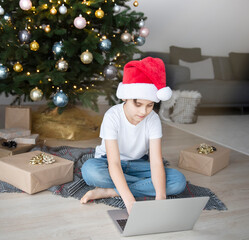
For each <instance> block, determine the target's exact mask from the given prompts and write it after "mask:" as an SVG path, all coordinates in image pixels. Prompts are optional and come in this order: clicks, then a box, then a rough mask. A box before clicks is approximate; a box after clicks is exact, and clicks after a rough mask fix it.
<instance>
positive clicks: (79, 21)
mask: <svg viewBox="0 0 249 240" xmlns="http://www.w3.org/2000/svg"><path fill="white" fill-rule="evenodd" d="M73 24H74V26H75V27H76V28H78V29H83V28H84V27H85V26H86V19H85V18H83V17H82V15H79V17H76V18H75V19H74V21H73Z"/></svg>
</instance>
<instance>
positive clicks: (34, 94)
mask: <svg viewBox="0 0 249 240" xmlns="http://www.w3.org/2000/svg"><path fill="white" fill-rule="evenodd" d="M42 96H43V92H42V90H41V89H39V88H38V87H35V88H33V89H32V90H31V91H30V98H31V99H32V100H33V101H34V102H36V101H40V100H42Z"/></svg>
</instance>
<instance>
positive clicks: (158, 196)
mask: <svg viewBox="0 0 249 240" xmlns="http://www.w3.org/2000/svg"><path fill="white" fill-rule="evenodd" d="M166 198H167V197H166V195H156V200H163V199H166Z"/></svg>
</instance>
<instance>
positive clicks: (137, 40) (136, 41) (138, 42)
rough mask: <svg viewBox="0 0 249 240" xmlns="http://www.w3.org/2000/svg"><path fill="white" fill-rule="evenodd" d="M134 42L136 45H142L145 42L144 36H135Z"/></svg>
mask: <svg viewBox="0 0 249 240" xmlns="http://www.w3.org/2000/svg"><path fill="white" fill-rule="evenodd" d="M135 43H136V44H137V45H138V46H142V45H144V44H145V38H144V37H140V36H139V37H137V38H136V39H135Z"/></svg>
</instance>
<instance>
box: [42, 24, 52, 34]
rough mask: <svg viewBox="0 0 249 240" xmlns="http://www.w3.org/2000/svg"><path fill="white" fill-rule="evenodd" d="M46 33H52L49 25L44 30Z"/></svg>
mask: <svg viewBox="0 0 249 240" xmlns="http://www.w3.org/2000/svg"><path fill="white" fill-rule="evenodd" d="M44 31H45V32H46V33H49V32H50V31H51V28H50V25H47V26H46V27H45V28H44Z"/></svg>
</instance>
